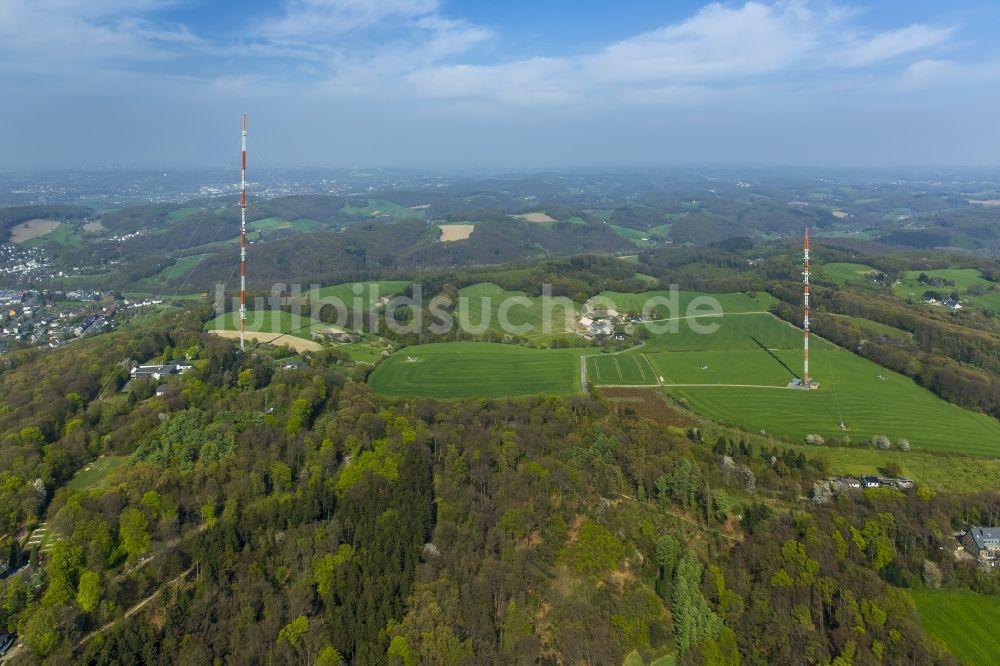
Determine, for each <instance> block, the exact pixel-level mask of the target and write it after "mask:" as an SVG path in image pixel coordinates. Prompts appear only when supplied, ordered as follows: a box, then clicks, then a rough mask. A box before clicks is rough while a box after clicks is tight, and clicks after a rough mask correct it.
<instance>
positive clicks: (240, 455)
mask: <svg viewBox="0 0 1000 666" xmlns="http://www.w3.org/2000/svg"><path fill="white" fill-rule="evenodd" d="M585 266H586V264H581V265H580V266H577V268H580V269H582V268H584V267H585ZM558 267H559V266H558V264H554V265H553V266H551V267H550V268H552V269H556V268H558ZM583 272H585V271H582V272H581V274H582V273H583ZM622 279H623V280H624V279H626V276H624V275H623V276H622ZM511 286H515V285H511ZM573 288H577V287H573ZM208 316H210V312H209V311H208V309H207V308H205V309H204V310H202V309H200V308H192V309H190V310H187V311H181V310H175V311H173V312H172V313H168V314H167V315H164V316H163V317H162V318H160V319H158V320H155V321H153V322H147V323H144V324H143V325H141V326H139V327H136V328H133V329H128V330H126V331H123V332H120V333H114V334H109V335H106V336H100V337H98V338H95V339H94V340H89V341H82V342H79V343H75V344H74V345H73V346H71V347H69V348H64V349H61V350H55V351H53V352H48V353H44V354H43V353H40V352H32V351H18V352H14V353H12V354H10V355H8V356H7V357H6V359H7V360H6V362H5V365H4V366H3V369H2V370H0V396H2V397H0V401H2V403H0V432H2V433H3V435H2V439H0V507H3V512H2V515H0V521H2V523H0V535H7V536H4V543H3V547H4V549H5V551H4V552H7V553H8V560H9V564H11V565H13V567H14V568H17V570H16V571H15V573H14V574H13V575H10V576H8V577H7V578H5V579H3V580H0V600H2V603H0V628H6V629H8V630H13V631H16V632H17V633H18V636H19V640H23V641H24V642H25V644H26V647H27V649H26V650H25V651H22V653H21V655H20V656H19V659H21V661H23V662H24V663H37V662H42V663H53V664H61V663H85V664H119V663H162V664H205V663H234V664H235V663H239V664H257V663H259V664H270V663H289V664H292V663H296V664H302V663H308V664H337V663H353V664H370V663H388V664H406V665H410V664H473V663H475V664H484V663H495V664H508V663H525V664H536V663H545V664H561V663H565V664H616V663H621V662H622V660H623V659H624V657H625V655H626V654H627V653H630V652H632V651H637V652H638V653H639V654H640V655H642V656H643V657H648V658H652V657H655V656H657V655H661V654H665V653H666V654H669V653H674V654H676V655H678V657H679V658H680V663H682V664H740V663H746V664H775V663H782V664H797V663H801V664H838V665H842V664H852V663H856V664H870V663H883V664H911V663H926V664H932V663H938V664H952V663H955V662H954V661H953V660H952V658H951V657H950V656H948V655H947V654H946V653H945V651H944V649H943V648H942V646H941V645H940V644H939V643H937V642H936V641H935V640H932V639H930V638H928V637H927V636H926V635H925V634H924V632H923V629H922V627H921V625H920V623H919V620H918V618H917V615H916V613H915V610H914V607H913V604H912V602H910V601H909V598H908V597H907V596H906V594H905V593H904V592H903V591H902V590H903V589H905V588H908V587H922V586H924V585H927V584H931V585H940V584H942V583H945V584H948V585H957V586H964V587H968V588H971V589H976V590H978V591H981V592H984V593H988V594H997V593H998V592H1000V578H998V576H996V575H995V574H994V575H990V574H988V573H985V572H983V571H982V570H979V569H977V568H975V567H974V565H972V564H970V563H965V562H960V561H956V560H955V559H954V558H952V557H951V556H950V555H949V554H948V553H946V552H945V551H944V550H942V548H941V546H942V545H943V544H945V542H946V541H947V540H948V539H950V538H951V534H952V532H953V530H955V529H956V528H960V527H961V525H962V524H964V521H966V520H982V519H985V518H987V517H988V516H993V515H995V514H996V513H997V511H998V510H1000V496H997V495H995V494H988V495H980V494H969V495H960V496H952V495H947V496H946V495H936V494H934V493H932V492H929V491H927V490H926V489H921V488H918V489H917V491H898V490H890V489H874V490H870V491H865V492H863V493H858V494H855V495H846V494H844V495H838V496H837V497H836V498H831V497H825V496H819V495H817V496H816V497H815V498H814V499H812V500H810V499H804V497H808V496H809V495H811V494H812V493H811V489H812V488H813V487H814V485H815V484H816V482H817V481H819V480H821V479H824V478H825V476H826V474H827V473H826V469H825V465H824V464H823V463H822V462H821V461H819V460H817V459H813V458H811V457H808V456H806V455H804V454H803V453H801V452H799V451H797V450H795V449H792V448H789V447H787V446H786V445H783V444H782V443H781V442H778V441H775V440H772V439H770V438H768V437H764V436H759V435H749V434H746V433H739V432H736V431H731V430H727V429H723V428H720V427H717V426H713V425H712V424H708V423H701V422H700V421H698V420H697V419H695V418H693V417H692V416H691V415H689V414H687V413H686V412H684V411H683V410H682V409H680V408H679V407H677V406H676V405H671V404H670V403H668V402H666V400H665V399H661V400H662V404H661V405H660V407H659V408H658V409H656V410H655V412H654V416H655V418H649V417H648V416H641V415H639V414H638V413H636V412H635V411H633V410H631V409H627V408H626V409H623V408H622V407H621V404H619V403H615V402H612V401H610V400H608V399H606V398H605V397H602V396H601V395H600V394H595V395H593V396H591V397H584V396H582V395H581V396H577V397H564V398H556V397H545V396H539V397H533V398H522V399H508V400H465V401H449V402H434V401H430V400H421V399H417V400H408V401H396V400H387V399H384V398H381V397H379V396H377V395H375V394H373V393H372V392H371V391H370V389H369V388H368V387H367V385H366V384H365V381H364V380H365V375H366V372H367V369H366V368H365V367H364V366H355V365H354V364H352V363H350V362H347V361H345V360H344V359H342V358H341V357H339V356H337V355H333V354H330V353H328V352H316V353H313V354H311V355H310V356H309V357H308V359H307V365H306V367H302V368H298V369H285V368H284V367H283V364H282V361H281V354H280V353H278V352H277V351H267V350H265V349H263V348H260V349H256V350H255V351H253V352H252V353H249V354H246V355H241V354H239V353H237V352H236V351H235V348H234V346H233V344H232V342H231V341H227V340H222V339H218V338H213V337H212V336H208V335H205V334H203V333H202V332H201V327H202V323H203V321H204V320H205V319H206V318H207V317H208ZM178 356H186V357H187V358H189V359H191V360H192V361H193V363H194V365H195V369H193V370H191V371H189V372H188V373H186V374H184V375H181V376H178V377H175V378H173V379H172V380H171V381H169V382H167V383H166V384H164V385H163V387H162V388H163V390H162V391H155V390H154V386H153V385H152V384H151V383H150V382H149V381H148V380H138V381H136V380H133V381H128V368H129V367H131V365H133V364H134V363H138V362H145V361H150V360H167V359H170V358H176V357H178ZM108 460H115V461H117V462H118V464H117V466H116V467H114V468H113V469H110V470H109V471H108V473H107V475H106V476H104V477H103V478H95V477H93V476H91V477H87V476H86V472H87V470H88V468H90V467H91V466H98V465H100V464H101V463H102V461H104V462H106V461H108ZM81 478H82V479H83V480H81ZM70 479H73V482H69V481H70ZM42 519H43V520H44V521H45V525H46V527H47V530H48V534H49V536H48V540H49V545H48V546H47V547H45V548H42V549H38V548H29V549H26V550H24V551H22V550H21V549H20V548H19V544H20V543H22V541H21V540H20V538H19V537H20V536H21V535H24V534H26V533H27V532H28V531H29V530H30V529H31V528H33V527H34V526H36V524H37V523H38V521H39V520H42ZM12 535H13V536H15V537H18V538H11V536H12ZM22 564H23V566H20V565H22ZM19 566H20V568H18V567H19ZM928 567H931V568H932V569H933V571H934V572H935V574H934V576H932V577H931V578H930V579H929V578H928V575H927V571H928ZM126 615H127V616H126ZM776 618H781V620H780V621H778V622H776ZM96 630H101V631H99V632H97V633H94V632H95V631H96Z"/></svg>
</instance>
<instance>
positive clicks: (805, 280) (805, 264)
mask: <svg viewBox="0 0 1000 666" xmlns="http://www.w3.org/2000/svg"><path fill="white" fill-rule="evenodd" d="M802 247H803V250H802V300H803V317H802V334H803V337H802V388H804V389H810V388H812V386H810V384H809V227H806V236H805V240H804V241H803V246H802Z"/></svg>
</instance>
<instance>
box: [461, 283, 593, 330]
mask: <svg viewBox="0 0 1000 666" xmlns="http://www.w3.org/2000/svg"><path fill="white" fill-rule="evenodd" d="M458 296H459V302H458V304H456V306H455V310H454V316H455V319H456V322H457V323H458V324H459V325H460V326H461V327H462V330H463V331H466V332H467V333H472V334H481V333H484V332H486V331H487V330H493V331H496V332H497V333H500V334H503V333H517V334H518V335H523V336H524V337H526V338H528V339H536V340H537V339H546V338H552V337H561V336H565V335H571V334H573V328H574V325H575V317H576V313H577V311H578V309H579V306H577V305H576V304H575V303H574V304H573V310H572V311H570V310H569V308H563V307H560V306H559V305H558V304H554V307H553V308H552V312H551V313H550V315H551V316H550V317H549V322H548V326H546V321H545V314H546V313H545V311H544V308H543V307H542V299H541V298H532V297H530V296H528V295H527V294H525V293H524V292H523V291H507V290H506V289H503V288H502V287H500V286H498V285H495V284H493V283H490V282H480V283H479V284H474V285H470V286H468V287H465V288H463V289H460V290H459V292H458ZM513 298H517V299H522V300H519V301H517V302H514V301H512V300H511V299H513ZM529 301H530V304H529ZM505 302H506V303H509V304H510V305H509V306H508V307H507V310H506V313H505V316H506V320H507V322H508V323H509V324H510V325H511V326H512V327H514V328H513V329H512V330H510V331H505V330H504V328H503V327H502V326H501V325H500V308H501V306H502V305H503V304H504V303H505ZM521 328H523V329H524V331H525V332H523V333H522V332H518V329H521ZM546 328H548V329H549V330H548V332H546Z"/></svg>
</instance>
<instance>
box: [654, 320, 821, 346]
mask: <svg viewBox="0 0 1000 666" xmlns="http://www.w3.org/2000/svg"><path fill="white" fill-rule="evenodd" d="M641 325H643V326H645V327H646V328H647V330H649V331H650V332H651V337H650V339H649V340H648V341H647V342H646V345H645V346H644V347H643V351H644V352H646V353H647V354H648V353H655V352H664V351H669V352H674V351H702V350H709V351H734V350H758V349H763V348H767V349H798V348H801V347H802V331H801V330H799V329H797V328H795V327H794V326H792V325H791V324H789V323H788V322H785V321H782V320H780V319H778V318H777V317H775V316H773V315H771V314H766V313H739V312H733V313H730V314H725V315H723V316H721V317H712V316H701V317H693V318H690V319H681V320H678V321H665V322H653V323H646V324H641ZM667 326H669V327H671V329H670V330H664V329H665V328H666V327H667ZM762 356H766V354H762Z"/></svg>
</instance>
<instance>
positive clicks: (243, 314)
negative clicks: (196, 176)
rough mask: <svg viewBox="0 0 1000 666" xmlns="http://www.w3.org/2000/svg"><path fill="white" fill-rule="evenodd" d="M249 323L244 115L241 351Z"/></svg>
mask: <svg viewBox="0 0 1000 666" xmlns="http://www.w3.org/2000/svg"><path fill="white" fill-rule="evenodd" d="M246 323H247V114H245V113H244V114H243V166H242V168H241V169H240V351H244V349H245V348H246V339H245V337H246Z"/></svg>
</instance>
